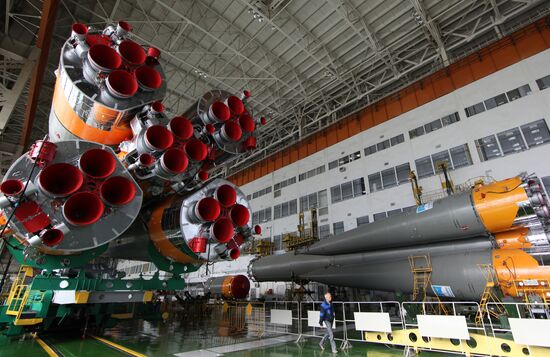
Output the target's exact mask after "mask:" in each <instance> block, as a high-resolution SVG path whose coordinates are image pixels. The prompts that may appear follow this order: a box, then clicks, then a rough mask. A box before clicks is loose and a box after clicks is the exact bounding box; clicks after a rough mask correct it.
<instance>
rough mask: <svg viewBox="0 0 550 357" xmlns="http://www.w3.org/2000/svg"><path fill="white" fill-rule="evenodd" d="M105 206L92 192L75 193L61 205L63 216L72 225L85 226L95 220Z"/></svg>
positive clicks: (101, 213) (99, 216)
mask: <svg viewBox="0 0 550 357" xmlns="http://www.w3.org/2000/svg"><path fill="white" fill-rule="evenodd" d="M104 209H105V206H104V205H103V202H101V199H100V198H99V196H98V195H96V194H95V193H92V192H79V193H75V194H74V195H72V196H71V197H69V199H68V200H67V202H65V205H64V206H63V216H64V217H65V219H66V220H67V222H69V223H70V224H72V225H74V226H87V225H90V224H93V223H95V222H97V221H98V220H99V219H100V218H101V215H103V211H104Z"/></svg>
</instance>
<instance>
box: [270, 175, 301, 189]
mask: <svg viewBox="0 0 550 357" xmlns="http://www.w3.org/2000/svg"><path fill="white" fill-rule="evenodd" d="M295 183H296V176H293V177H291V178H288V179H286V180H283V181H281V182H278V183H276V184H275V185H274V186H273V189H274V190H275V191H278V190H280V189H282V188H285V187H287V186H290V185H293V184H295Z"/></svg>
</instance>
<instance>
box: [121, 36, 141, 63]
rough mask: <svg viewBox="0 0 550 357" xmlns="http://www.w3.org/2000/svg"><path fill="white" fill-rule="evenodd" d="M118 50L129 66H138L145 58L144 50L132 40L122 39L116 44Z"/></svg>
mask: <svg viewBox="0 0 550 357" xmlns="http://www.w3.org/2000/svg"><path fill="white" fill-rule="evenodd" d="M118 52H119V53H120V55H121V56H122V59H123V60H124V61H126V62H127V63H128V64H129V65H131V66H139V65H142V64H143V63H144V62H145V59H146V58H147V56H146V54H145V50H144V49H143V47H141V46H140V45H139V44H137V43H135V42H134V41H132V40H124V41H122V42H121V43H120V45H118Z"/></svg>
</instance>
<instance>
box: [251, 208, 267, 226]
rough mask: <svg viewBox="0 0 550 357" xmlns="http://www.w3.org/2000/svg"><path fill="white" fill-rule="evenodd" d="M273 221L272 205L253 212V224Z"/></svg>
mask: <svg viewBox="0 0 550 357" xmlns="http://www.w3.org/2000/svg"><path fill="white" fill-rule="evenodd" d="M269 221H271V207H268V208H265V209H262V210H259V211H256V212H254V213H253V214H252V225H255V224H260V223H265V222H269Z"/></svg>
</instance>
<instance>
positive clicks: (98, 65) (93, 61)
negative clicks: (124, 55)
mask: <svg viewBox="0 0 550 357" xmlns="http://www.w3.org/2000/svg"><path fill="white" fill-rule="evenodd" d="M88 61H89V62H90V65H91V66H92V67H93V68H94V69H95V70H96V71H103V72H108V71H112V70H113V69H116V68H118V67H120V65H121V64H122V59H121V58H120V55H119V54H118V53H117V51H115V50H114V49H112V48H111V47H109V46H107V45H103V44H97V45H93V46H92V47H91V48H90V50H89V51H88Z"/></svg>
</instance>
